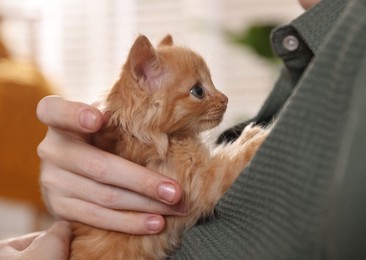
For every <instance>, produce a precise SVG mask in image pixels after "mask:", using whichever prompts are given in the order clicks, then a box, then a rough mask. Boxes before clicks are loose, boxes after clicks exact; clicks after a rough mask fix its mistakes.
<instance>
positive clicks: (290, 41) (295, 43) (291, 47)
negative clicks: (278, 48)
mask: <svg viewBox="0 0 366 260" xmlns="http://www.w3.org/2000/svg"><path fill="white" fill-rule="evenodd" d="M283 47H285V49H286V50H288V51H296V50H297V48H299V40H298V39H297V38H296V37H295V36H293V35H288V36H286V37H285V38H284V39H283Z"/></svg>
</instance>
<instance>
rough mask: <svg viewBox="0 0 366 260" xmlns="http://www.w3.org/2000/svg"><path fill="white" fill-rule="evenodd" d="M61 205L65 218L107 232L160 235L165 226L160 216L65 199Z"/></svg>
mask: <svg viewBox="0 0 366 260" xmlns="http://www.w3.org/2000/svg"><path fill="white" fill-rule="evenodd" d="M59 205H61V207H62V208H63V209H65V210H64V211H63V215H62V217H63V218H65V219H72V220H75V221H77V222H82V223H85V224H87V225H90V226H94V227H98V228H101V229H106V230H113V231H119V232H124V233H128V234H136V235H143V234H144V235H145V234H156V233H159V232H160V231H161V230H162V229H163V228H164V225H165V220H164V218H163V217H162V216H160V215H155V214H148V213H137V212H129V211H116V210H111V209H106V208H103V207H100V206H98V205H96V204H92V203H88V202H85V201H81V200H78V199H74V198H64V199H62V200H61V201H60V203H59ZM80 216H87V218H81V217H80Z"/></svg>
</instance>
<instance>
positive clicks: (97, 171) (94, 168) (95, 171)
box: [83, 156, 108, 182]
mask: <svg viewBox="0 0 366 260" xmlns="http://www.w3.org/2000/svg"><path fill="white" fill-rule="evenodd" d="M85 159H86V161H84V163H83V166H84V169H83V171H84V172H85V173H87V175H90V176H91V177H92V178H93V179H94V180H96V181H100V182H104V181H105V180H106V179H107V177H108V165H107V160H106V158H105V157H104V156H94V157H93V158H90V157H89V158H85Z"/></svg>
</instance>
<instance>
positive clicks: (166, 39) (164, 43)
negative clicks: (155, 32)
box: [158, 34, 173, 46]
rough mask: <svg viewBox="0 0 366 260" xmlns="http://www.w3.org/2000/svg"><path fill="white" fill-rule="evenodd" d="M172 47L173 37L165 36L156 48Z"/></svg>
mask: <svg viewBox="0 0 366 260" xmlns="http://www.w3.org/2000/svg"><path fill="white" fill-rule="evenodd" d="M172 45H173V37H172V36H171V35H170V34H168V35H166V36H165V37H164V38H163V39H162V40H161V41H160V43H159V45H158V46H172Z"/></svg>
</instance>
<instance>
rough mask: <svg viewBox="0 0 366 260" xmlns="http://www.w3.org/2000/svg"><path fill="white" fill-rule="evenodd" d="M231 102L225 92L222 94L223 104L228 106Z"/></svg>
mask: <svg viewBox="0 0 366 260" xmlns="http://www.w3.org/2000/svg"><path fill="white" fill-rule="evenodd" d="M228 102H229V99H228V98H227V96H225V95H224V94H221V104H222V105H223V106H227V103H228Z"/></svg>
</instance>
